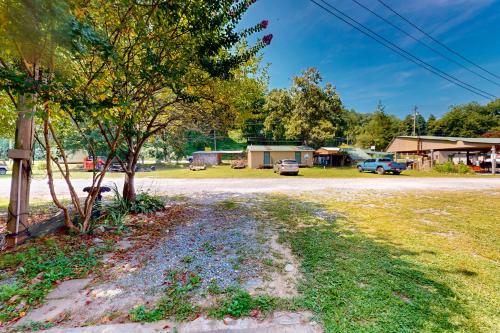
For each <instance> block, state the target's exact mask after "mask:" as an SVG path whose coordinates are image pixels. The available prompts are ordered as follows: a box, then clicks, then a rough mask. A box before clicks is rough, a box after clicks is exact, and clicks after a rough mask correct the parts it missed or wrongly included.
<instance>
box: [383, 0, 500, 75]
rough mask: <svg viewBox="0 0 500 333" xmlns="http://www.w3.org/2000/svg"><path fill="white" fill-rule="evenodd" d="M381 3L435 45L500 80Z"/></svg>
mask: <svg viewBox="0 0 500 333" xmlns="http://www.w3.org/2000/svg"><path fill="white" fill-rule="evenodd" d="M377 1H378V2H379V3H381V4H382V5H383V6H384V7H385V8H387V9H389V10H390V11H391V12H393V13H394V14H396V15H397V16H399V17H400V18H401V19H402V20H404V21H405V22H406V23H408V24H409V25H411V26H412V27H414V28H415V29H417V30H418V31H420V32H421V33H423V34H424V35H426V36H427V37H429V38H430V39H432V40H433V41H434V42H435V43H437V44H439V45H441V47H444V48H445V49H447V50H448V51H450V52H451V53H453V54H455V55H456V56H458V57H460V58H461V59H462V60H465V61H467V62H468V63H469V64H471V65H474V66H476V67H477V68H480V69H482V70H483V71H485V72H486V73H488V74H490V75H491V76H494V77H496V78H497V79H500V76H498V75H496V74H495V73H492V72H490V71H489V70H487V69H486V68H484V67H482V66H480V65H478V64H476V63H475V62H473V61H472V60H469V59H468V58H466V57H465V56H463V55H461V54H460V53H459V52H457V51H455V50H453V49H452V48H451V47H449V46H447V45H446V44H444V43H442V42H440V41H439V40H437V39H436V38H434V37H432V36H431V35H430V34H428V33H427V32H425V31H424V30H422V29H421V28H420V27H419V26H417V25H416V24H415V23H413V22H412V21H410V20H409V19H407V18H406V17H404V16H403V15H401V14H399V13H398V12H397V11H396V10H395V9H393V8H392V7H391V6H389V5H388V4H386V3H385V2H383V1H382V0H377Z"/></svg>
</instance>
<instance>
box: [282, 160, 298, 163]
mask: <svg viewBox="0 0 500 333" xmlns="http://www.w3.org/2000/svg"><path fill="white" fill-rule="evenodd" d="M281 163H283V164H297V161H295V160H283V161H281Z"/></svg>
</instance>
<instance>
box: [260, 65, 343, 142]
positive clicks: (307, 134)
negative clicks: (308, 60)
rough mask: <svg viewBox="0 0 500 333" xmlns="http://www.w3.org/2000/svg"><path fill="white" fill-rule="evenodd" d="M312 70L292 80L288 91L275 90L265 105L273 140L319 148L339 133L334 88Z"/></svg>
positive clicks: (337, 108) (338, 115)
mask: <svg viewBox="0 0 500 333" xmlns="http://www.w3.org/2000/svg"><path fill="white" fill-rule="evenodd" d="M322 81H323V79H322V77H321V75H320V73H319V71H318V70H317V69H315V68H309V69H307V70H305V71H304V72H303V73H302V75H301V76H297V77H295V78H294V79H293V85H292V87H291V88H290V90H286V89H281V90H274V91H271V93H270V94H269V96H268V99H267V102H266V104H265V106H264V110H265V111H264V112H265V113H266V114H267V117H266V120H265V122H264V126H265V129H266V130H267V131H269V132H271V133H272V135H273V137H274V138H278V137H284V138H286V139H292V140H299V141H301V142H302V143H303V144H311V145H319V144H322V143H324V142H326V141H328V140H329V139H332V138H333V137H335V136H336V135H338V133H340V131H341V122H342V118H341V113H342V103H341V101H340V97H339V96H338V95H337V92H336V90H335V87H334V86H333V85H332V84H330V83H326V84H325V85H324V86H322V85H321V83H322Z"/></svg>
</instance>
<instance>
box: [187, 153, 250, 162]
mask: <svg viewBox="0 0 500 333" xmlns="http://www.w3.org/2000/svg"><path fill="white" fill-rule="evenodd" d="M242 156H243V151H242V150H217V151H195V152H194V153H193V162H196V163H198V164H206V165H219V164H222V159H228V160H236V159H241V158H242Z"/></svg>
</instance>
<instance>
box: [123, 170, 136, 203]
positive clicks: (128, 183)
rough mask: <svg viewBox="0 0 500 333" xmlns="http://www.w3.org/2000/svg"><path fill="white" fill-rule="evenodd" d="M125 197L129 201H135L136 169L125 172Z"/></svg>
mask: <svg viewBox="0 0 500 333" xmlns="http://www.w3.org/2000/svg"><path fill="white" fill-rule="evenodd" d="M123 199H125V200H127V201H128V202H135V171H131V172H127V173H125V183H124V185H123Z"/></svg>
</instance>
